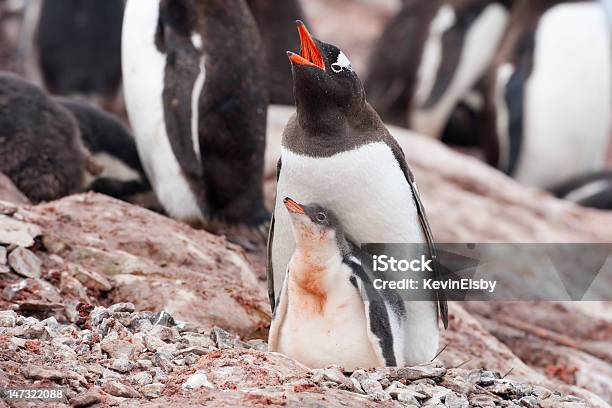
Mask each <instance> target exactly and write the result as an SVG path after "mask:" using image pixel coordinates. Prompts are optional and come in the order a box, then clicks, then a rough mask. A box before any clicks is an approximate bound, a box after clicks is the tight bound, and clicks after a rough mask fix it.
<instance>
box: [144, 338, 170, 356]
mask: <svg viewBox="0 0 612 408" xmlns="http://www.w3.org/2000/svg"><path fill="white" fill-rule="evenodd" d="M144 345H145V347H146V348H147V349H148V350H149V351H153V352H155V351H157V350H158V349H160V348H162V347H164V346H165V345H166V343H164V342H163V341H162V339H160V338H159V337H157V336H154V335H146V336H145V337H144Z"/></svg>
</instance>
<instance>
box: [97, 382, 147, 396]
mask: <svg viewBox="0 0 612 408" xmlns="http://www.w3.org/2000/svg"><path fill="white" fill-rule="evenodd" d="M102 389H103V390H104V391H105V392H107V393H109V394H110V395H113V396H115V397H123V398H140V393H139V392H138V391H136V390H135V389H133V388H132V387H130V386H129V385H125V384H123V383H120V382H119V381H113V380H111V381H107V382H105V383H104V385H103V386H102Z"/></svg>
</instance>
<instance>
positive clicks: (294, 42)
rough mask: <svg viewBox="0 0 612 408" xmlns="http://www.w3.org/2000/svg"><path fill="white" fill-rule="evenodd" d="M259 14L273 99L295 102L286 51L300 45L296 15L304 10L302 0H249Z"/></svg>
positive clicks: (254, 14) (253, 9)
mask: <svg viewBox="0 0 612 408" xmlns="http://www.w3.org/2000/svg"><path fill="white" fill-rule="evenodd" d="M247 4H248V5H249V8H250V9H251V12H252V13H253V17H255V21H256V22H257V26H258V28H259V32H260V33H261V39H262V42H263V45H264V50H265V52H266V60H267V62H268V66H267V73H268V90H269V92H270V103H274V104H282V105H293V92H291V82H292V78H291V72H289V71H288V70H287V60H286V59H285V55H284V52H285V51H286V50H293V49H295V48H297V47H298V46H299V41H298V39H297V38H295V35H294V33H293V30H294V21H295V19H296V18H300V19H303V17H304V11H303V10H302V7H301V6H300V2H299V1H298V0H283V1H276V0H247Z"/></svg>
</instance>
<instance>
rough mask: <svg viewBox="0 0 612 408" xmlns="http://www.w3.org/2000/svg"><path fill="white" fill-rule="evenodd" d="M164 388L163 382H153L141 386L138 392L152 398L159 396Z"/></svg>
mask: <svg viewBox="0 0 612 408" xmlns="http://www.w3.org/2000/svg"><path fill="white" fill-rule="evenodd" d="M164 388H166V386H165V385H164V384H161V383H153V384H148V385H145V386H144V387H141V388H140V392H141V393H142V395H143V396H145V397H146V398H149V399H152V398H158V397H160V396H161V394H162V392H163V391H164Z"/></svg>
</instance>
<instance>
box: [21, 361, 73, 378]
mask: <svg viewBox="0 0 612 408" xmlns="http://www.w3.org/2000/svg"><path fill="white" fill-rule="evenodd" d="M21 374H23V376H24V377H25V378H29V379H31V380H51V381H58V380H63V379H64V378H66V376H67V374H65V373H63V372H61V371H59V370H55V369H53V368H45V367H41V366H34V365H27V366H25V367H23V368H22V369H21Z"/></svg>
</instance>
